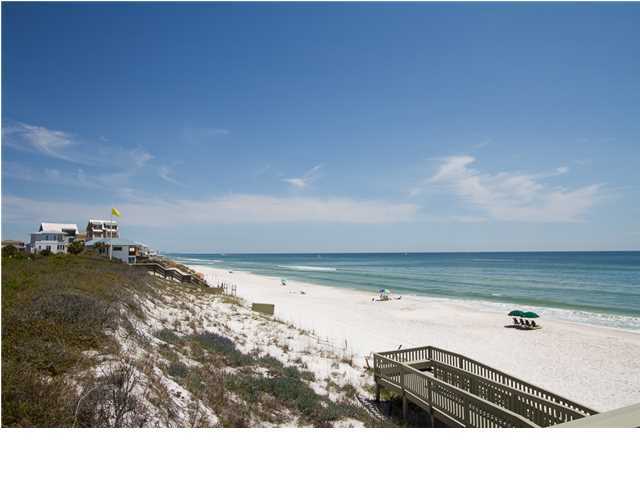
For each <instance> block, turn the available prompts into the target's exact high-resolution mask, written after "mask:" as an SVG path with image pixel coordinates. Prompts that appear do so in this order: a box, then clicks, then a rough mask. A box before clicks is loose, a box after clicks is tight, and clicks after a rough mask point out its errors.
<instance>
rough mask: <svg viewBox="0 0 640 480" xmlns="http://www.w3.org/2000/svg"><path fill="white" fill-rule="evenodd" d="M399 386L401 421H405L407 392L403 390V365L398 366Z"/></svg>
mask: <svg viewBox="0 0 640 480" xmlns="http://www.w3.org/2000/svg"><path fill="white" fill-rule="evenodd" d="M400 386H401V387H402V419H403V420H404V421H405V422H406V421H407V392H406V391H405V389H404V365H401V366H400Z"/></svg>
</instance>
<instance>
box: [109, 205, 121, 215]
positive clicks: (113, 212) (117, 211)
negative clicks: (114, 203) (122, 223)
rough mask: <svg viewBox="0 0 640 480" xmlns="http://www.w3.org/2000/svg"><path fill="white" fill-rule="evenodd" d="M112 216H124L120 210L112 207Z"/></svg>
mask: <svg viewBox="0 0 640 480" xmlns="http://www.w3.org/2000/svg"><path fill="white" fill-rule="evenodd" d="M111 215H115V216H116V217H121V216H122V214H121V213H120V210H118V209H117V208H114V207H112V208H111Z"/></svg>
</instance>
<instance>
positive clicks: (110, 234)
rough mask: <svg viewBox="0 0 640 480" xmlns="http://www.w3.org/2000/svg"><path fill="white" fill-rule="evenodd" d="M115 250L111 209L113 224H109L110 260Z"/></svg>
mask: <svg viewBox="0 0 640 480" xmlns="http://www.w3.org/2000/svg"><path fill="white" fill-rule="evenodd" d="M112 251H113V210H111V224H110V225H109V260H111V258H112Z"/></svg>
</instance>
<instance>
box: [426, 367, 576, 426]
mask: <svg viewBox="0 0 640 480" xmlns="http://www.w3.org/2000/svg"><path fill="white" fill-rule="evenodd" d="M432 372H433V376H434V377H435V378H437V379H440V380H442V381H444V382H446V383H447V384H449V385H453V386H455V387H458V388H460V389H462V390H465V391H467V392H470V393H473V394H474V395H476V396H478V397H481V398H484V399H485V400H487V401H489V402H491V403H492V404H495V405H499V406H500V407H502V408H505V409H507V410H509V411H511V412H515V413H517V414H518V415H520V416H522V417H524V418H528V419H529V420H531V421H532V422H533V423H535V424H536V425H538V426H540V427H549V426H551V425H556V424H558V423H564V422H570V421H572V420H577V419H579V418H583V417H584V415H583V414H582V413H579V412H577V411H575V410H573V409H571V408H568V407H565V406H563V405H560V404H557V403H554V402H551V401H548V400H544V399H542V398H540V397H537V396H535V395H531V394H528V393H525V392H521V391H519V390H516V389H513V388H510V387H507V386H505V385H503V384H500V383H497V382H494V381H491V380H487V379H485V378H482V377H479V376H477V375H474V374H471V373H469V372H465V371H463V370H459V369H457V368H455V367H450V366H448V365H444V364H441V363H438V362H436V361H433V362H432Z"/></svg>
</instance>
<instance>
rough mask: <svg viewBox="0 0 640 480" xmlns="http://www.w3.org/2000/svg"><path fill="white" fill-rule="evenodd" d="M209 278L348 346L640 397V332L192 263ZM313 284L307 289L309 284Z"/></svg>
mask: <svg viewBox="0 0 640 480" xmlns="http://www.w3.org/2000/svg"><path fill="white" fill-rule="evenodd" d="M190 268H193V269H194V270H196V271H199V272H201V273H203V275H204V276H205V278H206V279H207V281H209V283H211V284H213V283H217V282H225V283H233V284H236V286H237V295H238V296H239V297H242V298H245V299H247V300H248V301H251V302H265V303H273V304H275V305H276V313H275V316H276V317H278V318H279V319H281V320H284V321H286V322H288V323H290V324H292V325H295V326H296V327H299V328H304V329H308V330H311V331H314V332H316V333H317V334H318V335H319V336H321V337H322V338H326V339H327V340H328V341H330V342H332V343H333V344H334V345H344V346H345V347H348V348H349V349H350V350H352V351H353V353H354V354H355V355H357V356H360V357H362V358H364V357H365V356H367V355H369V354H370V353H371V352H374V351H383V350H390V349H395V348H398V346H399V345H403V347H409V346H419V345H435V346H438V347H441V348H445V349H449V350H452V351H455V352H458V353H462V354H465V355H468V356H470V357H471V358H474V359H476V360H478V361H480V362H483V363H486V364H488V365H491V366H493V367H495V368H498V369H500V370H503V371H505V372H507V373H510V374H513V375H515V376H518V377H520V378H522V379H523V380H526V381H528V382H531V383H533V384H536V385H539V386H540V387H543V388H547V389H549V390H551V391H554V392H556V393H558V394H560V395H563V396H565V397H567V398H570V399H572V400H574V401H577V402H580V403H583V404H585V405H587V406H589V407H592V408H594V409H596V410H600V411H605V410H610V409H613V408H617V407H621V406H625V405H629V404H632V403H637V402H639V401H640V376H639V375H638V373H637V372H638V371H640V332H637V331H634V330H625V329H621V328H615V327H608V326H601V325H591V324H584V323H580V322H571V321H567V320H564V319H558V318H554V316H553V315H551V314H547V315H544V317H543V318H542V319H541V322H540V323H541V324H542V326H543V328H542V329H541V330H536V331H519V330H515V329H512V328H504V326H505V325H508V324H509V323H511V320H510V318H509V317H507V316H506V315H505V312H504V311H503V309H501V310H499V311H498V310H497V309H496V307H495V306H493V305H492V304H491V303H490V302H485V301H481V300H477V301H476V300H458V299H450V298H438V297H419V296H410V295H403V296H402V300H392V301H389V302H372V301H371V298H372V296H373V294H372V293H370V292H363V291H359V290H355V289H348V288H343V287H334V286H326V285H319V284H313V283H307V282H303V281H298V280H289V281H288V284H287V285H286V286H282V285H281V284H280V279H279V278H277V277H272V276H266V275H258V274H255V273H251V272H246V271H234V273H232V274H230V273H228V270H227V269H224V268H220V267H217V266H216V267H213V266H204V265H190ZM301 290H302V291H305V292H306V294H305V295H302V294H300V293H299V292H300V291H301Z"/></svg>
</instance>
